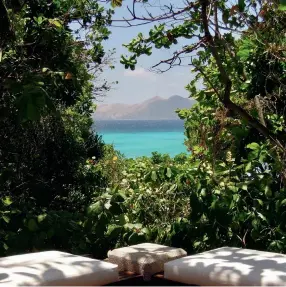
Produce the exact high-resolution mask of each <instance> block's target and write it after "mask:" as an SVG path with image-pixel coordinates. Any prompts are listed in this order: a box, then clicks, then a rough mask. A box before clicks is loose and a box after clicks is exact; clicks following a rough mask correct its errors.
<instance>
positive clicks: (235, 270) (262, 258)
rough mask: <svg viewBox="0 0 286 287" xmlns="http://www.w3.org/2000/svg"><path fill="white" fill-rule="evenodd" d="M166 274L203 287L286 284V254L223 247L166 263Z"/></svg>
mask: <svg viewBox="0 0 286 287" xmlns="http://www.w3.org/2000/svg"><path fill="white" fill-rule="evenodd" d="M164 277H165V278H166V279H169V280H173V281H177V282H181V283H185V284H195V285H201V286H211V285H232V286H251V285H252V286H283V285H284V286H285V285H286V255H283V254H277V253H271V252H263V251H257V250H251V249H240V248H233V247H223V248H219V249H214V250H211V251H207V252H203V253H200V254H197V255H192V256H187V257H184V258H181V259H177V260H173V261H170V262H168V263H165V265H164Z"/></svg>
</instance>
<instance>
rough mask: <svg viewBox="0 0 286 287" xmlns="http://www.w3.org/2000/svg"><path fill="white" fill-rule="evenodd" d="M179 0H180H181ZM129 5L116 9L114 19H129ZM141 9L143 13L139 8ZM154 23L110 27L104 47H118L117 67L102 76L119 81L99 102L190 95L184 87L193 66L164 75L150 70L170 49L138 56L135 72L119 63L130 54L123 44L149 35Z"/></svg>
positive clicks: (131, 101) (134, 100) (170, 53)
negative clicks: (137, 37) (139, 34)
mask: <svg viewBox="0 0 286 287" xmlns="http://www.w3.org/2000/svg"><path fill="white" fill-rule="evenodd" d="M159 1H160V0H158V2H159ZM177 1H178V2H179V1H180V0H177ZM128 2H129V3H130V0H126V1H125V3H126V4H128ZM126 4H125V5H124V6H122V7H120V8H116V12H115V15H114V18H115V19H122V18H123V17H125V18H127V17H129V18H130V15H129V12H128V10H127V9H126ZM138 11H139V12H140V7H139V9H138ZM114 25H115V24H114ZM153 25H154V24H149V25H144V26H139V27H130V28H117V27H111V32H112V34H111V36H110V37H109V40H107V41H105V43H104V46H105V49H106V50H111V49H113V48H116V53H115V55H114V61H115V62H114V66H115V69H114V70H109V69H108V70H106V71H105V72H104V74H103V77H104V78H105V79H106V80H107V81H108V82H115V81H118V84H117V85H113V86H112V89H111V91H109V92H108V93H107V96H106V97H105V98H100V99H99V104H100V103H101V102H102V103H127V104H135V103H140V102H142V101H145V100H148V99H150V98H152V97H155V96H159V97H163V98H169V97H171V96H173V95H180V96H182V97H188V96H189V94H188V92H187V91H186V90H185V86H186V85H187V84H188V83H189V82H190V80H191V79H192V73H191V67H176V68H173V69H171V70H169V71H167V72H165V73H163V74H158V73H155V72H151V71H150V68H151V67H152V66H153V65H154V64H156V63H157V62H159V61H160V60H162V59H167V58H170V56H171V55H172V51H170V50H167V49H164V50H163V49H161V50H153V54H152V55H151V56H149V57H148V56H143V57H141V58H139V59H138V64H137V65H136V69H135V70H134V71H131V70H126V69H125V68H124V66H123V65H122V64H120V63H119V61H120V56H121V55H122V54H124V55H128V51H127V49H126V48H125V47H123V46H122V44H124V43H125V44H126V43H128V42H130V40H132V38H134V37H135V36H137V34H138V33H139V32H142V33H143V34H147V33H148V31H149V29H150V28H151V27H152V26H153ZM179 48H180V46H179V47H178V49H179Z"/></svg>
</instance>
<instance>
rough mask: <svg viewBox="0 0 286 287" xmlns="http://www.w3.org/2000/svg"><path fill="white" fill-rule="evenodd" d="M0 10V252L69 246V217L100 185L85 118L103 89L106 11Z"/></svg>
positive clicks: (65, 5) (6, 6) (25, 5)
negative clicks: (88, 167) (90, 164)
mask: <svg viewBox="0 0 286 287" xmlns="http://www.w3.org/2000/svg"><path fill="white" fill-rule="evenodd" d="M0 10H1V11H0V12H1V20H3V23H2V24H3V26H2V25H1V32H4V31H9V36H7V37H6V36H5V35H6V34H5V35H1V47H0V93H1V95H0V138H1V142H0V192H1V202H0V206H1V212H0V254H1V255H3V254H11V253H16V252H27V251H31V250H33V249H43V248H44V249H47V248H58V249H67V250H71V249H72V248H74V246H75V243H74V242H72V241H73V240H74V239H67V238H70V235H71V234H73V231H72V230H73V229H72V226H73V225H69V224H70V220H71V219H72V220H75V219H78V218H82V216H83V215H84V214H85V209H86V207H87V206H88V204H90V203H91V200H92V199H91V198H92V196H93V195H94V193H96V188H97V187H98V186H100V185H101V184H102V180H101V176H100V175H93V174H88V173H87V172H86V171H85V170H84V164H85V161H86V159H87V157H91V156H94V157H95V158H97V159H98V158H100V157H102V155H103V143H102V141H101V138H100V137H99V136H97V135H96V134H95V133H94V132H93V131H92V130H91V126H92V119H91V115H92V113H93V112H94V104H93V99H94V98H95V97H96V96H97V95H99V94H102V93H104V92H106V91H107V90H108V85H107V84H106V83H105V82H104V81H103V82H102V81H100V78H99V77H100V70H101V69H102V66H103V65H105V64H106V63H107V56H106V55H105V53H104V50H103V47H102V41H103V40H104V39H106V38H107V37H108V35H109V31H108V29H107V26H108V25H109V23H110V11H104V9H103V8H102V7H101V6H100V5H99V4H98V3H96V2H93V3H90V2H87V1H81V0H74V1H42V0H35V1H19V2H18V1H1V7H0ZM5 19H6V20H7V21H5ZM75 23H76V24H75ZM2 28H3V30H2ZM80 31H86V32H85V38H84V39H83V37H82V36H80V34H79V33H80ZM95 31H96V33H95ZM7 33H8V32H7ZM77 35H78V36H77ZM34 218H38V220H35V219H34ZM39 218H41V219H39ZM44 218H47V219H46V220H44ZM42 221H43V224H44V227H43V229H41V228H40V227H39V226H38V224H39V223H40V222H42ZM71 222H72V221H71ZM67 224H68V225H67ZM70 228H71V229H70ZM38 230H39V232H36V231H38ZM76 236H77V235H76V232H75V237H76ZM77 238H79V239H80V238H81V235H80V236H78V237H77ZM79 239H78V240H79ZM19 242H21V244H19Z"/></svg>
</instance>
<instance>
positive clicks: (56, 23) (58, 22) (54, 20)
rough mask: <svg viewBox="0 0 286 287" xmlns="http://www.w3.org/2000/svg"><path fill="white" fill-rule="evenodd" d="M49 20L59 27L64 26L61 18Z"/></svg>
mask: <svg viewBox="0 0 286 287" xmlns="http://www.w3.org/2000/svg"><path fill="white" fill-rule="evenodd" d="M49 22H50V24H52V25H54V26H55V27H57V28H62V23H61V22H60V20H59V19H49Z"/></svg>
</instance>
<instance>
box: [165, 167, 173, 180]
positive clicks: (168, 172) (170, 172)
mask: <svg viewBox="0 0 286 287" xmlns="http://www.w3.org/2000/svg"><path fill="white" fill-rule="evenodd" d="M166 175H167V177H169V178H170V177H171V176H172V171H171V169H170V168H169V167H168V168H167V172H166Z"/></svg>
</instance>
